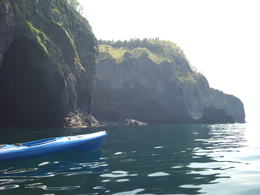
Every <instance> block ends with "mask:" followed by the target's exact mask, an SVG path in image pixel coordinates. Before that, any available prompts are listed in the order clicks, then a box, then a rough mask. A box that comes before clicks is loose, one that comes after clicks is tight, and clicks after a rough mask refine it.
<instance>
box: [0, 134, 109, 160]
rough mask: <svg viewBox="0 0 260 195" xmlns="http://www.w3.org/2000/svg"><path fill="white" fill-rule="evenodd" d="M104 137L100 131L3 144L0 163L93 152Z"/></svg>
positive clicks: (0, 149) (0, 151)
mask: <svg viewBox="0 0 260 195" xmlns="http://www.w3.org/2000/svg"><path fill="white" fill-rule="evenodd" d="M106 136H107V133H106V132H105V131H101V132H97V133H91V134H84V135H76V136H66V137H56V138H48V139H42V140H37V141H33V142H26V143H21V144H11V145H8V144H4V145H1V146H2V147H1V148H0V162H4V161H13V160H23V159H28V158H34V157H40V156H51V155H55V154H61V153H67V152H79V151H90V150H95V149H97V148H98V147H99V146H100V145H101V143H102V142H103V140H104V139H105V137H106Z"/></svg>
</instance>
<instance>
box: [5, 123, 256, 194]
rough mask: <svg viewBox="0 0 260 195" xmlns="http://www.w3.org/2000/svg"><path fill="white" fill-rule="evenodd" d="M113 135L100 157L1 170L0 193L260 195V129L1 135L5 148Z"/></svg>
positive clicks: (61, 158)
mask: <svg viewBox="0 0 260 195" xmlns="http://www.w3.org/2000/svg"><path fill="white" fill-rule="evenodd" d="M103 130H106V131H108V136H107V138H106V139H105V141H104V142H103V144H102V145H101V146H100V148H99V149H98V150H95V151H91V152H82V153H73V154H65V155H58V156H52V157H42V158H37V159H31V160H26V161H17V162H11V163H5V164H3V163H0V194H1V195H2V194H3V195H4V194H8V195H12V194H15V195H17V194H19V195H20V194H26V195H30V194H32V195H37V194H46V195H47V194H49V195H50V194H62V195H63V194H64V195H67V194H70V195H72V194H78V195H83V194H85V195H86V194H88V195H92V194H93V195H94V194H115V195H131V194H217V195H219V194H221V195H222V194H228V195H230V194H231V195H233V194H234V195H242V194H243V195H249V194H250V195H259V194H260V141H259V139H260V137H259V132H260V129H259V126H258V125H252V124H234V125H160V126H144V127H102V128H81V129H65V130H64V129H38V130H26V131H24V130H23V131H22V130H15V131H6V130H1V131H0V143H14V142H26V141H33V140H37V139H42V138H47V137H56V136H68V135H76V134H84V133H91V132H96V131H103Z"/></svg>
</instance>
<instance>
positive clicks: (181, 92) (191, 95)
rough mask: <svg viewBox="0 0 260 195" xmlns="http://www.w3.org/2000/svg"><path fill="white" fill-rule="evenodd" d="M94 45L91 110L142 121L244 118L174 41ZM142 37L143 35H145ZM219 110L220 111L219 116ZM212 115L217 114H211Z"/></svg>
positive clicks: (100, 117)
mask: <svg viewBox="0 0 260 195" xmlns="http://www.w3.org/2000/svg"><path fill="white" fill-rule="evenodd" d="M138 42H139V45H137V46H134V47H133V46H132V47H129V44H128V46H127V45H125V46H119V47H118V46H116V44H114V45H100V46H99V50H100V55H99V58H98V60H97V62H98V63H97V81H96V86H95V92H94V101H93V109H92V111H93V115H94V116H95V117H96V118H97V119H98V120H100V121H109V122H116V121H122V120H125V119H135V120H139V121H143V122H146V123H148V124H165V123H173V124H176V123H234V122H241V123H243V122H245V112H244V105H243V103H242V102H241V100H239V99H238V98H237V97H235V96H233V95H227V94H224V93H223V92H221V91H219V90H216V89H212V88H210V86H209V83H208V81H207V79H206V77H205V76H204V75H203V74H201V73H198V72H196V71H194V70H192V68H191V65H190V63H189V61H188V59H187V58H186V56H185V55H184V52H183V51H182V50H181V49H180V48H179V47H177V46H176V44H174V43H169V42H165V41H159V40H156V41H155V40H151V44H153V45H158V44H159V46H157V47H156V48H155V47H154V46H153V47H151V46H149V44H146V45H148V46H147V47H145V45H141V44H140V40H139V41H138ZM146 42H147V40H146ZM220 115H221V116H220ZM216 117H217V118H216Z"/></svg>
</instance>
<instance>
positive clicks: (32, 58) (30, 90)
mask: <svg viewBox="0 0 260 195" xmlns="http://www.w3.org/2000/svg"><path fill="white" fill-rule="evenodd" d="M97 53H98V49H97V42H96V38H95V36H94V34H93V32H92V29H91V27H90V25H89V23H88V21H87V20H86V19H85V18H84V17H82V16H81V15H80V14H79V13H78V12H77V11H76V10H75V9H73V8H72V7H71V6H70V5H68V4H67V1H65V0H2V1H0V83H1V84H0V126H1V127H4V128H18V127H19V128H29V127H55V126H57V127H61V126H78V125H95V123H96V122H97V121H96V120H95V119H94V118H93V117H92V115H91V114H90V109H91V105H92V96H93V89H94V81H95V75H96V64H95V56H96V54H97Z"/></svg>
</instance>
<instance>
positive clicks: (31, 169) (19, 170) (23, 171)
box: [4, 168, 38, 174]
mask: <svg viewBox="0 0 260 195" xmlns="http://www.w3.org/2000/svg"><path fill="white" fill-rule="evenodd" d="M37 169H38V168H26V169H16V170H10V171H6V172H4V174H17V173H25V172H30V171H36V170H37Z"/></svg>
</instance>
